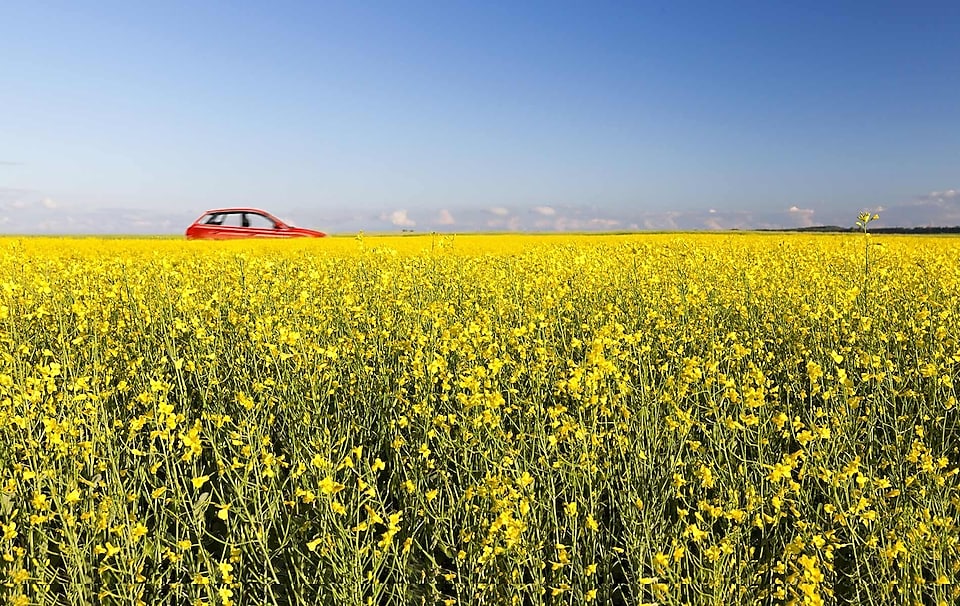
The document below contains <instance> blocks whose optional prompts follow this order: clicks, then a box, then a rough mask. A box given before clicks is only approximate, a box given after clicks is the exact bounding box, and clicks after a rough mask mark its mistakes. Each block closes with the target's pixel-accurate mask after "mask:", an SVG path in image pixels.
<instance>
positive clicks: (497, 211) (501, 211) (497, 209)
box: [487, 206, 510, 217]
mask: <svg viewBox="0 0 960 606" xmlns="http://www.w3.org/2000/svg"><path fill="white" fill-rule="evenodd" d="M487 212H488V213H490V214H493V215H497V216H498V217H506V216H507V215H509V214H510V211H509V210H507V209H506V208H504V207H502V206H494V207H492V208H488V209H487Z"/></svg>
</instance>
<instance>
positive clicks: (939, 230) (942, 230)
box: [759, 225, 960, 234]
mask: <svg viewBox="0 0 960 606" xmlns="http://www.w3.org/2000/svg"><path fill="white" fill-rule="evenodd" d="M759 231H802V232H818V233H849V232H858V231H860V228H859V227H840V226H839V225H815V226H813V227H794V228H792V229H761V230H759ZM870 233H872V234H960V226H954V227H871V228H870Z"/></svg>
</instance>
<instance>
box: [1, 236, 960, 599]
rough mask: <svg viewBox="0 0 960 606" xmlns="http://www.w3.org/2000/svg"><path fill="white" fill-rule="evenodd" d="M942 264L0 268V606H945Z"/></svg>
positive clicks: (155, 245)
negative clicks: (595, 605)
mask: <svg viewBox="0 0 960 606" xmlns="http://www.w3.org/2000/svg"><path fill="white" fill-rule="evenodd" d="M958 327H960V239H955V238H946V237H943V238H941V237H929V238H927V237H897V236H882V237H878V236H868V235H867V234H865V233H861V234H846V235H805V234H649V235H629V236H628V235H624V236H533V235H522V236H521V235H510V236H492V235H491V236H455V237H454V236H443V237H441V236H417V237H357V238H328V239H326V240H315V241H289V242H250V241H245V242H186V241H183V240H175V239H169V240H164V239H141V240H136V239H84V238H77V239H66V238H60V239H53V238H51V239H44V238H3V239H0V600H2V601H3V602H5V603H7V604H12V605H27V604H125V605H129V606H135V605H137V604H178V605H179V604H209V605H211V606H212V605H214V604H222V605H225V606H226V605H230V604H237V605H246V604H255V605H258V606H260V605H273V604H275V605H280V604H305V605H306V604H331V605H332V604H336V605H352V604H356V605H360V604H373V605H381V604H398V605H399V604H431V605H432V604H476V605H481V604H493V605H499V604H525V605H526V604H529V605H535V604H589V603H600V604H611V603H612V604H670V605H672V604H691V605H699V604H724V605H727V606H729V605H733V604H798V605H799V604H884V605H887V604H923V605H927V604H933V605H947V604H957V603H958V602H960V586H958V585H957V583H956V580H957V579H958V578H960V527H958V526H960V478H958V471H957V470H958V467H960V450H958V448H960V407H958V405H957V387H958V384H960V329H958Z"/></svg>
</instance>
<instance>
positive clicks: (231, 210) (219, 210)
mask: <svg viewBox="0 0 960 606" xmlns="http://www.w3.org/2000/svg"><path fill="white" fill-rule="evenodd" d="M213 213H260V214H261V215H267V216H270V217H272V216H273V215H272V214H271V213H268V212H267V211H265V210H263V209H262V208H249V207H243V206H237V207H234V208H212V209H210V210H208V211H206V212H204V213H203V214H205V215H210V214H213Z"/></svg>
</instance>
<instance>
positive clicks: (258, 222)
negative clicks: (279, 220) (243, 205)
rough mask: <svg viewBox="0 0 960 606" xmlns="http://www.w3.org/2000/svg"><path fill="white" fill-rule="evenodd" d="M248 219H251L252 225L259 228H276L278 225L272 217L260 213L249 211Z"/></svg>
mask: <svg viewBox="0 0 960 606" xmlns="http://www.w3.org/2000/svg"><path fill="white" fill-rule="evenodd" d="M247 219H248V220H249V221H250V227H255V228H257V229H274V228H276V225H275V224H274V222H273V220H272V219H270V218H269V217H265V216H263V215H261V214H258V213H247Z"/></svg>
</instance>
